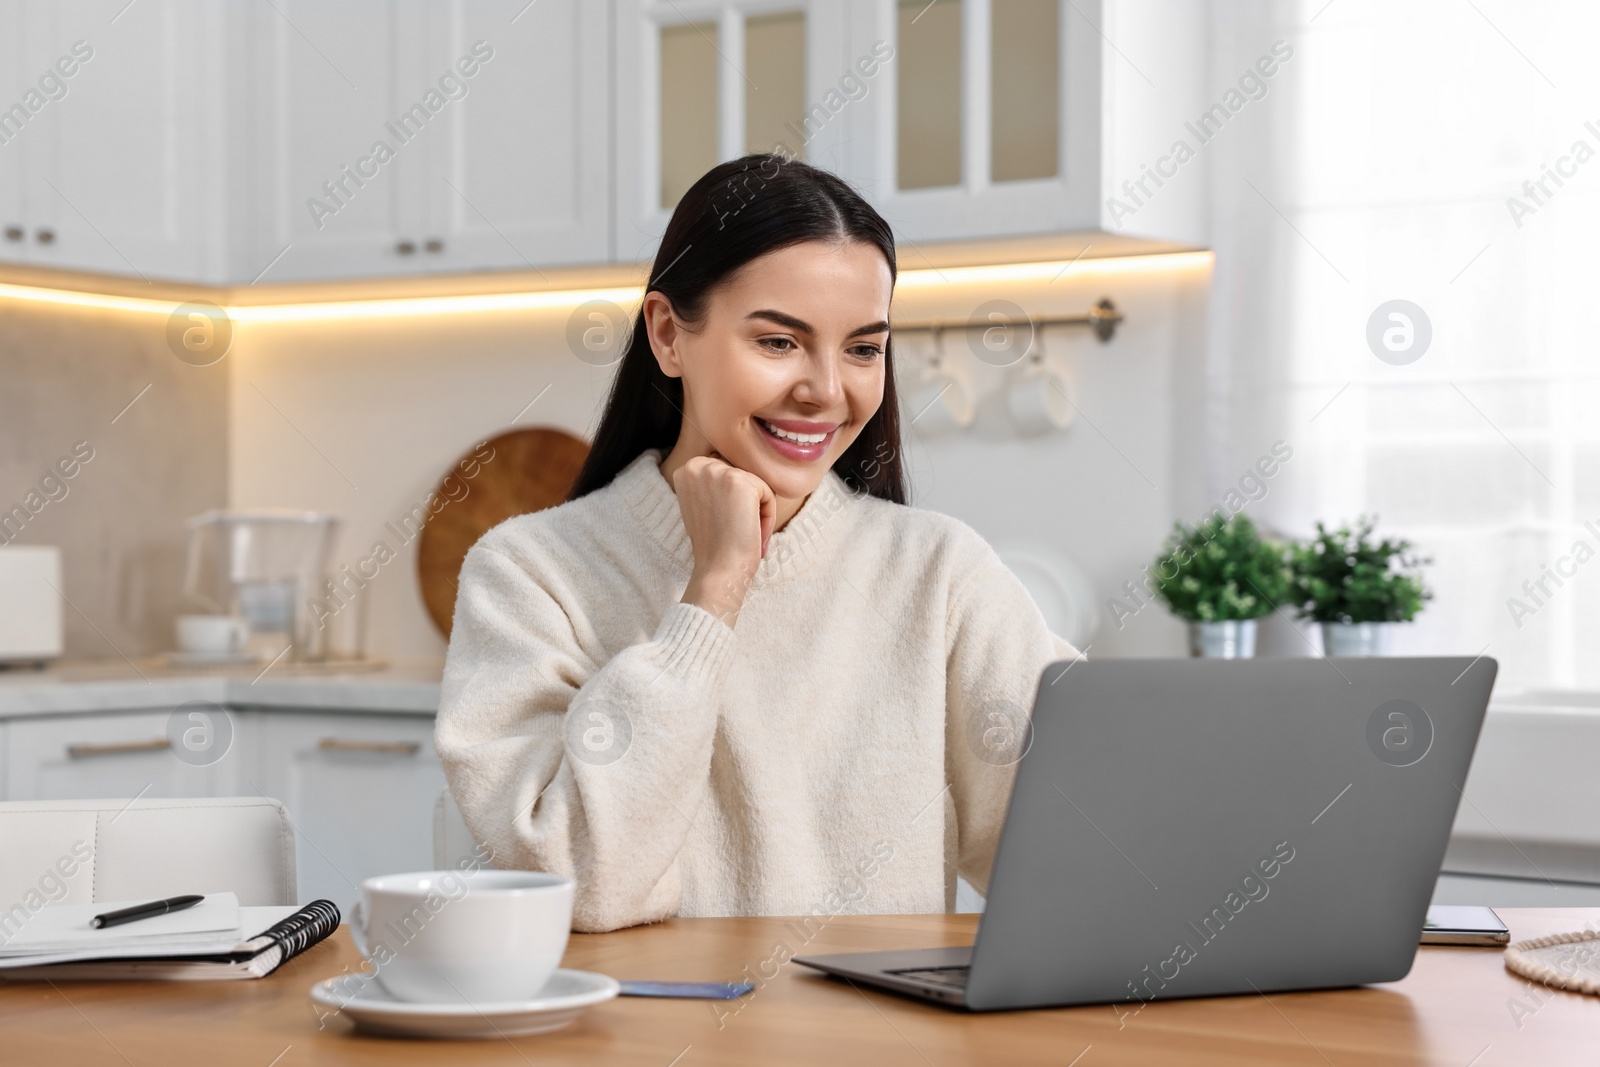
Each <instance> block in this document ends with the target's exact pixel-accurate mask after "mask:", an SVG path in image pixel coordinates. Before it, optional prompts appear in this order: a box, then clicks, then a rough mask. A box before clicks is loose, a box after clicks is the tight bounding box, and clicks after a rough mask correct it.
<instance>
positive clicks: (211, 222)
mask: <svg viewBox="0 0 1600 1067" xmlns="http://www.w3.org/2000/svg"><path fill="white" fill-rule="evenodd" d="M121 7H122V5H121V4H115V3H106V2H103V0H101V2H91V0H64V2H51V3H45V2H38V0H28V2H24V3H14V4H7V5H5V11H4V13H3V15H0V49H4V55H3V60H0V67H3V69H4V71H5V83H4V85H3V87H0V93H3V95H0V107H4V108H5V109H6V112H5V115H6V116H7V118H8V120H9V121H5V122H0V132H3V133H4V134H5V135H6V138H7V139H6V140H5V142H4V143H3V144H0V232H3V239H0V258H4V259H6V260H9V261H11V262H23V263H29V264H34V265H38V266H47V267H59V268H69V269H75V270H90V271H101V272H107V273H115V274H127V275H134V276H139V277H145V278H155V277H179V278H197V279H201V278H207V277H210V276H212V275H214V274H215V271H216V267H217V250H218V249H219V248H220V245H218V244H217V243H216V242H214V241H212V240H211V239H210V238H211V235H213V234H215V233H216V230H217V227H216V225H215V223H216V221H217V211H218V206H219V204H220V188H219V187H220V177H221V174H222V165H221V160H220V155H219V151H218V149H219V144H218V138H217V137H216V136H215V135H213V134H210V133H208V132H207V131H217V130H219V129H221V128H223V123H222V119H221V114H220V111H219V108H220V106H221V101H220V99H219V98H218V96H217V94H216V93H215V92H212V91H210V87H211V86H212V85H213V84H214V81H215V78H216V74H217V70H218V66H219V64H221V63H222V62H223V57H222V56H221V55H220V54H219V53H220V51H221V50H220V49H219V48H217V47H215V42H216V40H217V37H216V34H217V30H218V27H219V25H220V14H219V12H218V11H217V10H216V9H215V5H210V4H205V3H203V2H201V0H145V2H143V3H140V4H139V5H138V6H137V7H133V6H130V7H129V8H128V9H126V10H122V11H120V12H119V8H121Z"/></svg>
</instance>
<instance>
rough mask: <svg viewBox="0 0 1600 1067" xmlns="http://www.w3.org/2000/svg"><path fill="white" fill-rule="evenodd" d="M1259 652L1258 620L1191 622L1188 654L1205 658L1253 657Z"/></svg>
mask: <svg viewBox="0 0 1600 1067" xmlns="http://www.w3.org/2000/svg"><path fill="white" fill-rule="evenodd" d="M1255 654H1256V620H1255V619H1229V620H1227V621H1224V622H1191V623H1190V624H1189V655H1191V656H1199V657H1201V658H1202V659H1250V658H1252V657H1253V656H1255Z"/></svg>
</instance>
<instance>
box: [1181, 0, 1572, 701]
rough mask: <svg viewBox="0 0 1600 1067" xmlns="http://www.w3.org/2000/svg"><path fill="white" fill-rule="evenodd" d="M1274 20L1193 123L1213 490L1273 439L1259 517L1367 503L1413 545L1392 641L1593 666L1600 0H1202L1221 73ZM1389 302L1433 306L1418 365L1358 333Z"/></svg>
mask: <svg viewBox="0 0 1600 1067" xmlns="http://www.w3.org/2000/svg"><path fill="white" fill-rule="evenodd" d="M1276 41H1284V42H1286V43H1287V44H1288V45H1289V46H1291V47H1292V48H1293V50H1294V54H1293V56H1292V58H1290V59H1289V60H1287V61H1285V62H1283V63H1282V69H1281V71H1279V72H1278V73H1277V75H1276V76H1275V77H1274V78H1273V79H1272V80H1271V82H1270V92H1269V94H1268V95H1267V96H1266V97H1265V98H1263V99H1261V100H1258V101H1253V102H1251V103H1250V104H1249V106H1247V107H1245V108H1243V109H1242V110H1241V111H1240V112H1239V113H1238V114H1236V115H1234V116H1233V117H1232V118H1231V120H1230V121H1228V122H1227V124H1226V125H1225V126H1224V128H1223V129H1222V130H1221V131H1220V133H1218V134H1217V135H1216V136H1215V138H1214V139H1213V140H1212V141H1211V142H1209V143H1208V144H1207V145H1206V146H1205V150H1206V151H1208V152H1209V153H1210V160H1209V175H1210V181H1211V183H1212V189H1211V198H1212V232H1213V236H1214V246H1215V248H1216V253H1217V261H1216V271H1215V277H1214V286H1213V293H1212V309H1211V317H1210V325H1209V329H1210V338H1209V342H1210V343H1209V346H1208V351H1209V355H1208V367H1207V390H1208V395H1207V398H1206V409H1207V410H1206V418H1207V426H1208V429H1209V441H1208V449H1207V462H1208V471H1209V477H1210V480H1211V482H1212V484H1211V486H1210V489H1211V491H1212V497H1213V498H1220V496H1221V495H1222V493H1223V492H1225V491H1226V490H1227V488H1228V487H1229V486H1230V485H1232V484H1234V483H1235V482H1236V481H1237V480H1238V478H1239V476H1240V474H1241V472H1243V471H1244V470H1246V469H1247V468H1248V466H1249V465H1250V464H1251V463H1252V462H1254V460H1255V459H1256V458H1257V457H1258V456H1259V455H1261V454H1262V453H1264V452H1266V451H1267V450H1268V448H1269V447H1270V446H1271V444H1272V443H1273V442H1274V441H1276V440H1280V439H1281V440H1283V441H1286V442H1287V443H1288V444H1289V445H1290V446H1292V447H1293V449H1294V457H1293V459H1292V460H1291V461H1290V462H1289V463H1287V464H1286V465H1285V466H1284V469H1283V471H1282V473H1281V474H1280V475H1279V476H1278V477H1276V478H1275V479H1273V481H1272V483H1271V485H1270V491H1269V493H1268V495H1267V496H1266V497H1265V498H1264V499H1262V500H1260V501H1258V502H1256V503H1253V504H1251V505H1250V512H1251V514H1253V515H1254V516H1255V517H1257V518H1258V519H1259V520H1261V521H1262V522H1264V523H1265V524H1266V525H1268V526H1269V527H1270V528H1272V529H1275V530H1276V531H1278V532H1280V533H1282V534H1287V535H1295V536H1305V535H1307V534H1309V533H1310V532H1312V524H1313V523H1314V521H1315V520H1317V519H1322V520H1325V521H1328V522H1330V523H1338V522H1342V521H1344V520H1353V519H1355V518H1356V517H1357V516H1358V515H1360V514H1363V513H1371V514H1376V515H1377V516H1378V517H1379V520H1380V531H1384V532H1391V533H1397V534H1400V535H1403V536H1406V537H1409V538H1411V539H1412V540H1414V541H1416V542H1417V543H1418V545H1419V546H1420V547H1421V549H1422V550H1423V551H1425V552H1426V553H1427V554H1429V555H1431V556H1432V557H1433V559H1434V563H1433V565H1432V566H1431V567H1430V568H1429V570H1428V581H1429V584H1430V586H1431V587H1432V588H1433V590H1434V591H1435V593H1436V599H1435V600H1434V601H1432V602H1431V603H1430V604H1429V605H1427V607H1426V608H1425V610H1424V612H1423V614H1422V615H1421V616H1420V618H1419V620H1418V622H1417V624H1416V625H1415V626H1411V627H1405V628H1402V632H1401V634H1400V635H1399V640H1398V644H1397V647H1396V651H1397V652H1402V653H1406V654H1445V653H1449V654H1465V655H1469V656H1470V655H1477V654H1479V653H1480V652H1481V653H1483V654H1484V655H1487V656H1492V657H1494V658H1495V659H1496V660H1498V661H1499V663H1500V666H1501V675H1500V682H1499V684H1498V686H1497V690H1498V691H1499V692H1501V693H1505V692H1508V691H1511V690H1516V689H1526V688H1542V687H1569V686H1580V687H1585V688H1590V689H1596V690H1600V655H1597V654H1596V652H1597V651H1600V357H1597V348H1600V341H1597V337H1600V331H1597V328H1600V321H1597V320H1600V310H1597V309H1600V266H1597V262H1600V249H1597V243H1600V217H1597V216H1600V210H1597V209H1600V195H1597V193H1600V92H1597V89H1600V64H1596V63H1595V61H1594V57H1593V50H1594V48H1595V46H1596V42H1597V41H1600V4H1597V3H1594V2H1593V0H1541V2H1540V3H1537V4H1526V3H1515V2H1509V0H1470V2H1468V0H1440V2H1421V0H1401V2H1393V0H1390V2H1366V0H1332V2H1331V3H1328V2H1326V0H1307V2H1305V3H1290V2H1279V3H1264V2H1255V3H1243V2H1234V0H1228V2H1217V3H1214V4H1213V8H1212V35H1211V42H1210V52H1211V55H1210V71H1211V79H1212V81H1213V82H1214V83H1215V90H1216V95H1217V96H1218V97H1220V96H1221V94H1222V93H1223V92H1224V91H1225V90H1226V89H1227V88H1228V86H1229V85H1231V84H1234V83H1235V82H1236V80H1237V77H1238V75H1239V73H1240V72H1243V71H1245V70H1247V69H1248V68H1249V67H1250V66H1251V65H1252V64H1254V63H1255V62H1256V61H1257V59H1258V58H1259V57H1260V56H1263V55H1266V54H1268V53H1269V52H1270V50H1271V48H1272V46H1273V44H1274V42H1276ZM1552 175H1554V176H1553V177H1552ZM1524 183H1527V184H1526V185H1525V184H1524ZM1392 300H1406V301H1410V302H1411V303H1413V304H1415V305H1416V306H1417V307H1419V308H1421V309H1422V312H1423V314H1424V315H1425V316H1426V320H1427V322H1428V323H1429V324H1431V333H1432V338H1431V342H1430V344H1429V346H1428V347H1427V349H1426V351H1424V352H1423V353H1422V354H1421V356H1420V357H1418V358H1416V359H1415V360H1414V361H1412V362H1408V363H1394V362H1387V361H1385V360H1383V359H1380V358H1379V357H1378V355H1376V354H1375V353H1374V350H1373V348H1372V347H1370V346H1369V343H1368V323H1369V319H1370V318H1371V317H1372V316H1373V313H1374V312H1375V311H1376V310H1377V309H1379V307H1380V305H1383V304H1385V303H1386V302H1389V301H1392ZM1410 317H1411V318H1412V319H1414V320H1415V319H1418V318H1419V317H1418V316H1415V315H1413V316H1410ZM1385 321H1386V322H1387V323H1388V324H1389V325H1390V326H1391V327H1392V326H1396V325H1397V324H1399V323H1400V320H1385ZM1413 328H1414V329H1420V328H1421V323H1420V321H1414V322H1413ZM1394 340H1396V341H1400V340H1403V338H1401V337H1399V336H1396V337H1395V338H1394ZM1379 347H1380V348H1382V347H1383V346H1382V345H1380V346H1379ZM1385 351H1387V349H1385ZM1415 351H1416V349H1415V347H1413V349H1412V351H1411V352H1408V353H1401V354H1391V355H1392V356H1393V358H1396V359H1398V358H1401V357H1402V356H1405V355H1412V354H1414V352H1415ZM1587 522H1592V523H1593V526H1592V527H1586V526H1585V523H1587ZM1591 555H1592V556H1594V558H1592V559H1591V558H1590V556H1591ZM1547 565H1548V567H1549V571H1547V570H1546V567H1547ZM1552 572H1562V573H1557V574H1556V576H1555V577H1552V576H1551V573H1552ZM1541 582H1542V585H1541ZM1525 583H1527V584H1526V585H1525ZM1519 604H1520V605H1521V606H1520V607H1519V606H1518V605H1519ZM1274 625H1275V628H1276V630H1277V633H1276V634H1275V636H1274V638H1273V640H1274V643H1276V644H1278V645H1283V646H1288V647H1283V648H1281V650H1282V651H1290V650H1291V648H1292V647H1294V646H1298V647H1299V648H1300V650H1301V651H1312V650H1313V646H1314V642H1316V640H1317V637H1316V635H1315V634H1314V632H1313V629H1312V628H1311V627H1308V626H1306V625H1305V624H1300V626H1299V629H1300V630H1301V631H1302V632H1303V635H1304V636H1303V637H1302V636H1301V635H1300V634H1295V633H1292V632H1291V631H1290V630H1289V627H1288V625H1287V624H1286V623H1284V622H1281V621H1280V622H1276V623H1275V624H1274Z"/></svg>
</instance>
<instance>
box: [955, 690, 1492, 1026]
mask: <svg viewBox="0 0 1600 1067" xmlns="http://www.w3.org/2000/svg"><path fill="white" fill-rule="evenodd" d="M1067 666H1068V665H1067V664H1057V665H1054V666H1052V667H1051V668H1050V669H1047V670H1046V671H1045V672H1044V675H1043V677H1042V678H1041V680H1040V683H1039V695H1038V699H1037V701H1036V703H1035V708H1034V717H1033V731H1032V738H1031V743H1030V745H1029V748H1028V750H1027V752H1026V754H1025V755H1024V756H1023V758H1022V760H1021V762H1020V763H1019V765H1018V769H1017V779H1016V784H1015V787H1014V789H1013V792H1012V796H1011V806H1010V811H1009V813H1008V815H1007V818H1006V823H1005V829H1004V830H1003V832H1002V835H1001V840H1000V845H999V849H998V852H997V854H996V858H995V866H994V870H993V873H992V876H991V879H990V885H989V897H988V905H987V910H986V911H985V913H984V916H983V918H982V920H981V922H980V927H979V932H978V937H977V942H976V946H975V948H974V951H973V961H972V970H971V973H970V975H969V977H968V980H967V988H966V1003H967V1005H968V1006H969V1007H972V1008H977V1009H983V1008H998V1007H1027V1006H1031V1005H1049V1004H1064V1003H1086V1002H1087V1003H1092V1002H1107V1001H1112V1002H1114V1001H1127V1002H1128V1003H1129V1005H1130V1006H1131V1007H1136V1006H1137V1005H1138V1004H1139V1003H1141V1002H1143V1001H1146V1000H1150V999H1159V998H1168V997H1184V996H1202V995H1209V994H1219V993H1239V992H1245V993H1248V992H1251V991H1253V990H1261V991H1263V992H1268V991H1271V990H1274V989H1305V988H1314V987H1319V986H1341V985H1356V984H1361V983H1365V982H1384V981H1393V980H1396V979H1399V978H1401V977H1403V976H1404V975H1405V974H1406V972H1407V971H1408V970H1410V967H1411V962H1412V959H1413V956H1414V954H1415V952H1416V949H1417V941H1418V935H1419V932H1420V931H1421V929H1422V924H1423V919H1424V916H1425V914H1426V912H1427V906H1428V902H1429V899H1430V898H1431V896H1432V893H1433V887H1434V882H1435V879H1436V878H1437V876H1438V872H1439V867H1440V864H1441V863H1442V862H1443V859H1444V850H1445V845H1446V842H1447V839H1448V836H1449V830H1450V826H1451V824H1452V822H1453V821H1454V818H1455V811H1456V807H1457V805H1458V802H1459V801H1460V798H1461V793H1460V787H1461V786H1462V785H1463V784H1464V783H1465V781H1466V776H1467V768H1468V765H1469V763H1470V761H1471V758H1472V751H1473V747H1474V746H1475V745H1476V743H1477V738H1478V730H1479V727H1480V726H1481V725H1482V722H1483V714H1484V710H1485V707H1486V706H1487V704H1488V699H1489V692H1490V689H1491V687H1492V685H1493V682H1494V676H1495V672H1496V664H1495V662H1494V661H1493V660H1492V659H1487V658H1479V659H1477V660H1470V659H1467V658H1437V659H1435V658H1371V659H1334V660H1326V659H1283V660H1243V661H1239V660H1233V661H1230V660H1216V661H1184V660H1100V661H1095V662H1078V663H1075V664H1072V665H1071V667H1070V669H1065V670H1064V668H1066V667H1067Z"/></svg>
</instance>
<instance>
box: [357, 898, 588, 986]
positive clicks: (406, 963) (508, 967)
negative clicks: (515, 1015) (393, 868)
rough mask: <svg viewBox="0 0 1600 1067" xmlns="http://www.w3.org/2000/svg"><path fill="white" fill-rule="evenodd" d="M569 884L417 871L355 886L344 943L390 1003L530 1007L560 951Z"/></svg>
mask: <svg viewBox="0 0 1600 1067" xmlns="http://www.w3.org/2000/svg"><path fill="white" fill-rule="evenodd" d="M571 929H572V881H571V879H568V878H563V877H561V876H560V875H558V874H540V873H538V872H535V871H484V870H479V871H417V872H414V873H411V874H385V875H380V876H379V877H377V878H368V879H367V880H366V881H364V882H362V883H361V899H360V900H358V901H356V904H355V907H353V908H352V909H351V910H350V937H351V938H352V939H353V940H354V941H355V944H356V948H357V949H358V950H360V952H361V954H362V955H363V956H365V957H367V958H368V959H369V960H371V961H372V962H373V964H374V967H375V970H376V973H377V977H378V981H379V982H380V983H382V985H383V988H384V989H385V990H387V991H388V993H389V995H391V996H393V997H395V998H396V999H398V1000H406V1001H414V1002H421V1003H431V1004H440V1003H443V1004H460V1003H462V1002H463V1001H465V1002H466V1003H469V1004H474V1005H483V1004H506V1003H516V1002H522V1001H529V1000H532V999H533V998H534V997H536V996H538V995H539V991H540V990H541V989H543V988H544V987H545V984H546V983H547V982H549V980H550V976H551V975H553V974H554V973H555V971H556V968H557V967H558V966H560V964H561V957H562V955H563V954H564V953H565V952H566V951H567V935H568V933H569V932H570V931H571Z"/></svg>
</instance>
